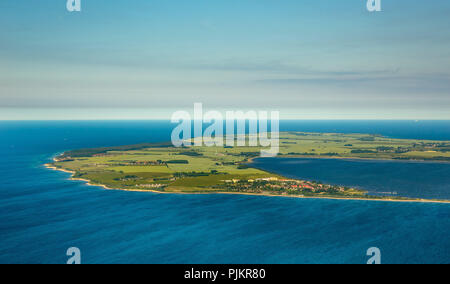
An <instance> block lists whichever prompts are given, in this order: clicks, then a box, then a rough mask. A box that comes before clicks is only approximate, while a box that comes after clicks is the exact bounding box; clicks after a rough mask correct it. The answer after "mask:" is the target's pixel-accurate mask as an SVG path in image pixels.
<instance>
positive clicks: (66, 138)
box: [0, 121, 450, 263]
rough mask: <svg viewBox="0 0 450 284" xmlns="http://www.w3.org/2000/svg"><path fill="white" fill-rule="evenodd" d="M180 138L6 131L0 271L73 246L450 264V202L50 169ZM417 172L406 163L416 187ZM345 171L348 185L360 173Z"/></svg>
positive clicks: (395, 133)
mask: <svg viewBox="0 0 450 284" xmlns="http://www.w3.org/2000/svg"><path fill="white" fill-rule="evenodd" d="M449 125H450V123H449V122H390V123H389V122H376V121H371V122H345V121H340V122H327V121H321V122H307V121H297V122H294V121H289V122H284V123H283V124H282V126H281V129H282V130H299V131H334V132H365V133H368V132H370V133H379V134H384V135H387V136H391V137H399V138H423V139H440V140H447V139H448V140H450V127H449ZM171 129H172V126H171V125H170V124H169V123H166V122H149V121H147V122H139V121H133V122H115V121H109V122H1V123H0V155H1V158H2V163H0V179H1V183H0V218H1V221H0V263H65V262H66V261H67V259H68V257H67V256H66V250H67V249H68V248H69V247H78V248H80V250H81V254H82V262H83V263H142V262H143V263H365V262H366V261H367V259H368V257H367V256H366V251H367V249H368V248H370V247H378V248H380V250H381V252H382V262H383V263H450V238H449V237H448V236H449V235H450V205H448V204H425V203H399V202H374V201H339V200H320V199H305V200H304V199H296V198H283V197H259V196H240V195H161V194H154V193H136V192H122V191H110V190H104V189H102V188H98V187H90V186H86V185H85V184H84V183H83V182H79V181H69V180H68V177H69V176H70V175H69V174H66V173H62V172H57V171H51V170H48V169H46V168H45V167H43V164H44V163H46V162H48V161H50V160H51V158H52V157H53V156H54V155H56V154H57V153H60V152H62V151H65V150H69V149H77V148H85V147H98V146H111V145H122V144H132V143H140V142H157V141H166V140H168V139H169V137H170V132H171ZM328 162H329V161H323V163H325V164H326V163H328ZM416 165H420V164H411V165H408V171H411V178H413V175H414V176H415V174H414V173H416V172H415V167H416ZM319 166H320V165H316V166H314V167H319ZM340 166H341V167H344V168H345V167H347V169H348V170H347V171H349V172H350V174H348V175H347V177H348V178H352V174H351V172H352V171H356V172H354V173H355V174H357V173H358V167H350V166H347V165H345V164H344V165H340ZM297 167H301V166H299V165H297V166H295V168H297ZM323 167H325V168H329V167H331V166H330V165H327V164H326V165H325V166H323ZM384 167H385V166H383V167H382V168H384ZM290 168H292V167H290ZM306 168H310V167H306ZM400 168H402V167H400ZM446 169H447V168H446ZM286 173H287V174H293V175H294V174H298V172H297V173H296V172H291V173H289V172H286ZM310 173H311V174H313V173H314V170H311V172H310ZM381 175H382V176H381V177H380V178H379V179H380V180H385V181H386V183H387V184H391V183H393V184H395V182H394V181H392V178H393V176H392V175H389V174H386V173H381ZM404 175H405V176H407V175H408V174H407V173H405V174H404ZM442 177H443V178H448V171H446V170H445V169H444V171H443V172H442ZM319 178H324V179H325V178H326V177H325V176H319ZM370 179H371V178H369V179H368V180H370ZM361 180H362V181H364V180H365V179H360V181H361ZM447 180H448V179H447ZM347 181H349V180H347V179H345V180H343V182H347ZM349 182H350V183H355V180H350V181H349ZM424 182H425V183H426V182H429V181H424ZM445 183H448V182H446V181H445V182H443V184H444V185H445ZM383 190H385V189H383ZM399 190H400V189H399ZM427 192H428V191H427ZM413 193H414V194H417V192H416V191H412V193H411V194H413ZM420 194H423V192H422V193H420ZM439 194H440V195H445V194H448V191H446V190H445V188H443V189H442V190H441V191H440V192H439Z"/></svg>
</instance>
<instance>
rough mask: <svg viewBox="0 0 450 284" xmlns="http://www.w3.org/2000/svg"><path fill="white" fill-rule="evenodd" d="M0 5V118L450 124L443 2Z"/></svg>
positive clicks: (449, 58) (448, 35) (449, 57)
mask: <svg viewBox="0 0 450 284" xmlns="http://www.w3.org/2000/svg"><path fill="white" fill-rule="evenodd" d="M65 2H66V1H63V0H62V1H58V2H57V1H54V0H41V1H32V2H29V1H17V0H3V1H1V3H0V9H1V11H2V16H1V17H0V37H1V39H2V40H1V41H0V62H1V63H2V64H0V99H1V101H0V120H101V119H113V120H115V119H126V120H135V119H170V116H171V114H172V112H174V111H176V110H187V111H191V110H192V108H193V104H194V103H196V102H202V103H203V104H204V106H205V108H208V109H217V110H221V111H222V110H226V109H231V110H241V109H242V110H279V111H280V116H281V118H282V119H314V120H315V119H321V120H328V119H353V120H354V119H358V120H364V119H371V120H372V119H374V120H377V119H383V120H391V119H393V120H398V119H400V120H449V119H450V112H449V109H450V95H449V94H450V68H449V66H450V18H449V17H448V15H450V2H449V1H444V0H436V1H433V3H429V2H427V1H420V0H396V1H388V0H383V1H382V5H383V11H382V12H377V13H369V12H368V11H367V9H366V3H365V2H366V1H365V0H349V1H327V0H315V1H312V0H305V1H298V0H280V1H270V0H258V1H256V0H239V1H238V0H229V1H207V0H199V1H195V2H187V1H181V0H171V1H146V0H135V1H125V0H115V1H107V0H95V1H90V0H82V11H81V12H79V13H76V12H75V13H69V12H68V11H67V10H66V3H65Z"/></svg>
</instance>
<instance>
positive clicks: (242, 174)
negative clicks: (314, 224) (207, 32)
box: [51, 132, 450, 198]
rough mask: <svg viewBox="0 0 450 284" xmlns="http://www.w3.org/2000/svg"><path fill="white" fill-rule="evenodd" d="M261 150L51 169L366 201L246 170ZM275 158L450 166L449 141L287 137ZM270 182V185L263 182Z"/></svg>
mask: <svg viewBox="0 0 450 284" xmlns="http://www.w3.org/2000/svg"><path fill="white" fill-rule="evenodd" d="M260 150H261V149H260V148H258V147H206V146H202V147H183V148H174V147H172V146H171V145H170V144H168V143H162V144H139V145H131V146H119V147H111V148H97V149H82V150H75V151H68V152H66V153H64V154H62V155H61V156H59V157H57V158H56V159H55V162H54V163H53V164H51V166H53V167H56V168H58V169H64V170H69V171H72V172H74V173H75V174H74V177H75V178H81V179H85V180H88V181H90V182H91V183H93V184H98V185H104V186H107V187H109V188H115V189H125V190H152V191H159V192H178V193H181V192H183V193H193V192H197V193H198V192H201V193H203V192H232V193H251V194H270V195H298V196H311V197H314V196H317V197H352V198H369V197H368V196H367V195H366V193H365V192H363V191H360V190H356V189H350V188H344V187H338V186H332V185H324V184H321V183H320V182H316V183H312V182H305V181H293V180H287V179H285V178H283V177H281V176H278V175H276V174H272V173H268V172H265V171H261V170H258V169H254V168H251V167H249V166H248V162H249V159H251V158H253V157H257V156H259V153H260ZM279 157H314V158H324V157H326V158H364V159H400V160H430V161H450V142H448V141H424V140H402V139H390V138H385V137H382V136H378V135H366V134H335V133H301V132H286V133H281V134H280V153H279ZM268 178H271V180H264V179H268ZM370 198H376V197H370Z"/></svg>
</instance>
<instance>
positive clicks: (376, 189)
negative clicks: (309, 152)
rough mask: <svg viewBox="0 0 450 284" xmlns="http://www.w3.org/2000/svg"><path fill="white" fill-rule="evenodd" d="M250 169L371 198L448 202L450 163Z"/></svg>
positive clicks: (268, 163)
mask: <svg viewBox="0 0 450 284" xmlns="http://www.w3.org/2000/svg"><path fill="white" fill-rule="evenodd" d="M253 166H255V167H256V168H260V169H263V170H266V171H270V172H274V173H279V174H283V175H284V176H287V177H290V178H296V179H305V180H310V181H320V182H323V183H327V184H335V185H343V186H348V187H353V188H359V189H363V190H366V191H368V193H369V194H370V195H384V196H404V197H412V198H426V199H445V200H450V163H448V162H445V163H434V162H417V161H373V160H352V159H314V158H305V159H301V158H300V159H299V158H259V159H255V162H254V163H253Z"/></svg>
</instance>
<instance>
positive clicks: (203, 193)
mask: <svg viewBox="0 0 450 284" xmlns="http://www.w3.org/2000/svg"><path fill="white" fill-rule="evenodd" d="M253 159H254V158H252V159H249V162H250V163H251V162H252V161H253ZM53 161H56V158H53ZM44 166H45V167H46V168H47V169H51V170H55V171H61V172H65V173H70V174H72V176H71V177H70V178H69V179H68V180H72V181H83V182H85V183H86V185H87V186H93V187H101V188H103V189H105V190H117V191H128V192H141V193H143V192H146V193H157V194H182V195H210V194H227V195H247V196H265V197H284V198H301V199H328V200H355V201H377V202H403V203H404V202H408V203H413V202H414V203H439V204H450V200H431V199H410V200H408V199H405V200H398V199H389V198H387V199H377V198H352V197H342V198H340V197H327V196H325V197H320V196H300V195H297V196H296V195H275V194H264V193H246V192H220V191H217V192H164V191H157V190H151V189H120V188H110V187H108V186H106V185H103V184H93V183H92V182H91V181H90V180H87V179H82V178H74V177H73V175H74V174H75V172H74V171H69V170H66V169H61V168H57V167H54V166H53V165H51V164H45V165H44Z"/></svg>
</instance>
